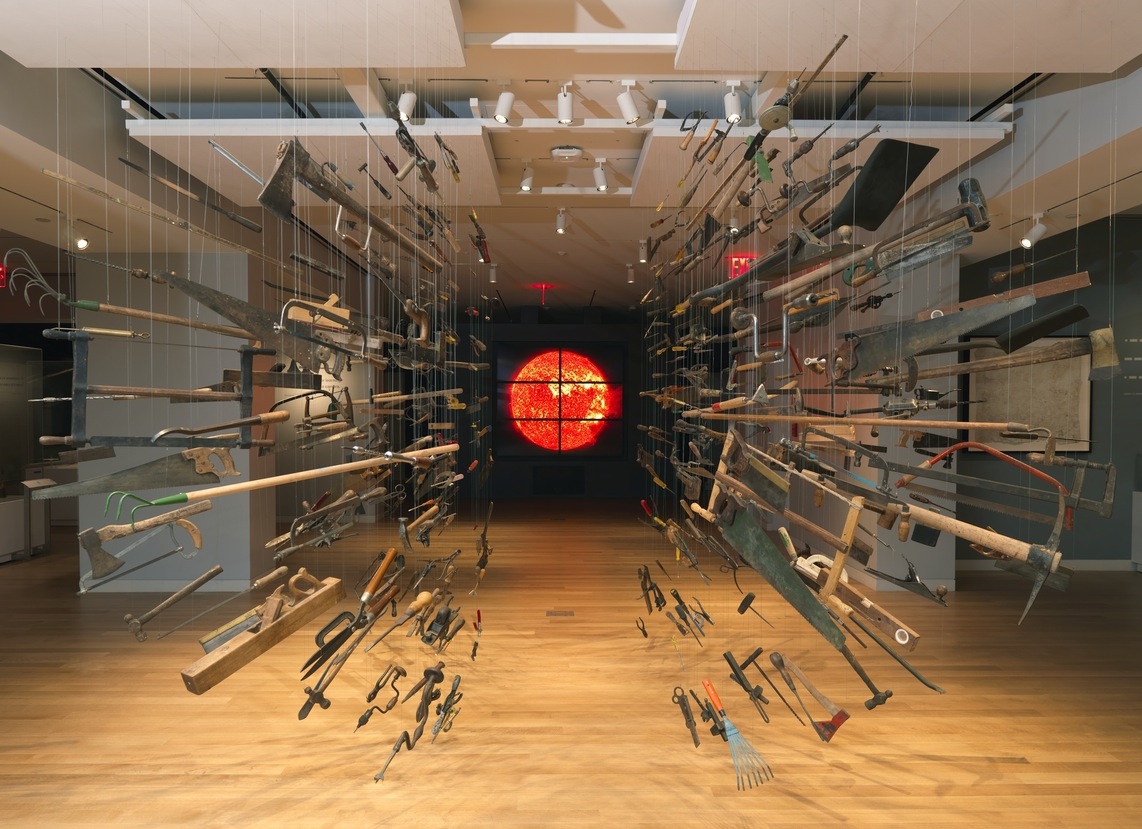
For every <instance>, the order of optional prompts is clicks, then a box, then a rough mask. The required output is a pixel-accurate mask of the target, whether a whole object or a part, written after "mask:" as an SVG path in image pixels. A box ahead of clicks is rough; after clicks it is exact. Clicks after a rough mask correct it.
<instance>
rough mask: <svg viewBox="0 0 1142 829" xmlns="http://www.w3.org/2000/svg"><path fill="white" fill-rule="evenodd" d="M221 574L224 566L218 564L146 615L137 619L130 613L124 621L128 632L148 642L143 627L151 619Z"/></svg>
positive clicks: (141, 640) (143, 614)
mask: <svg viewBox="0 0 1142 829" xmlns="http://www.w3.org/2000/svg"><path fill="white" fill-rule="evenodd" d="M221 572H222V566H221V565H220V564H216V565H214V566H213V567H212V568H210V569H209V570H207V571H206V572H205V573H203V574H202V575H201V576H199V577H198V578H196V579H195V580H194V581H192V582H191V583H190V584H188V585H186V586H185V587H183V588H181V589H180V590H179V591H178V592H177V593H175V594H174V595H172V596H169V597H168V598H166V599H163V600H162V601H161V602H159V603H158V604H157V605H156V606H155V607H153V608H151V609H150V610H148V611H147V612H146V613H141V614H139V616H138V618H136V617H134V616H132V615H131V614H130V613H128V614H127V615H126V616H124V617H123V621H124V622H126V623H127V630H129V631H130V632H131V633H133V634H134V635H135V638H136V639H138V640H139V641H140V642H146V641H147V632H146V631H145V630H143V625H145V624H146V623H147V622H149V621H150V620H151V619H153V618H155V617H156V616H158V615H159V614H160V613H162V612H163V611H164V610H166V609H167V608H168V607H170V606H171V605H174V604H177V603H178V602H181V601H182V600H183V599H185V598H186V597H187V596H189V595H190V594H191V593H193V592H194V591H195V590H197V589H198V588H200V587H202V585H204V584H206V583H207V582H208V581H210V580H211V579H212V578H214V577H215V576H217V575H219V574H220V573H221Z"/></svg>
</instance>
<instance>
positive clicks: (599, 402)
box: [508, 350, 622, 452]
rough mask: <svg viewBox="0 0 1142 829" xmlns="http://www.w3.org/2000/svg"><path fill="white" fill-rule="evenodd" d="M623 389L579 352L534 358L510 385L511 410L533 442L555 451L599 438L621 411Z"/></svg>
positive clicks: (514, 420) (516, 422)
mask: <svg viewBox="0 0 1142 829" xmlns="http://www.w3.org/2000/svg"><path fill="white" fill-rule="evenodd" d="M621 395H622V392H621V390H620V389H618V388H616V387H614V386H609V385H607V378H606V377H604V376H603V372H602V371H601V370H600V369H599V367H598V366H597V365H595V364H594V363H593V362H591V361H590V360H588V359H587V358H586V357H584V356H583V355H582V354H576V353H575V352H574V351H562V350H555V351H545V352H543V353H542V354H539V355H537V356H535V357H532V358H531V359H530V360H528V361H527V363H525V364H524V366H523V368H521V369H520V370H519V371H518V372H517V373H516V375H515V377H513V378H512V382H511V385H510V386H509V387H508V411H509V413H510V415H511V418H512V420H513V422H514V425H515V428H516V429H517V430H518V431H519V433H520V434H521V435H523V437H524V438H526V439H527V440H528V441H529V442H531V443H533V444H535V445H536V446H539V447H541V448H543V449H550V450H551V451H553V452H558V451H561V450H562V451H567V450H570V449H579V448H582V447H584V446H591V445H592V444H594V443H595V441H596V439H597V438H598V436H599V433H600V432H601V431H602V429H603V427H604V426H605V425H606V420H607V419H608V418H615V417H618V416H619V413H620V409H621V405H622V403H621V400H622V397H621Z"/></svg>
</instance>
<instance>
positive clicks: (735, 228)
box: [726, 213, 742, 238]
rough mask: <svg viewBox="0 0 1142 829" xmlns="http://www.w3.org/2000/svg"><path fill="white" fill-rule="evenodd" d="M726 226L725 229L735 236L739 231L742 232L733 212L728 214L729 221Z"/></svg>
mask: <svg viewBox="0 0 1142 829" xmlns="http://www.w3.org/2000/svg"><path fill="white" fill-rule="evenodd" d="M726 228H727V230H729V232H730V236H733V237H735V238H736V237H737V235H738V234H739V233H741V232H742V228H741V225H740V224H738V217H737V216H736V215H735V214H733V213H731V214H730V223H729V224H728V225H726Z"/></svg>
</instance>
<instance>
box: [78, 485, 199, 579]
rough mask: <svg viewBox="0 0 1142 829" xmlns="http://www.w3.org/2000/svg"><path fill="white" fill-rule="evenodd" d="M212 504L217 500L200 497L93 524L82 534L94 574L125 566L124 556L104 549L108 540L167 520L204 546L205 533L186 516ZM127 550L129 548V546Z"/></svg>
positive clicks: (95, 576) (94, 576)
mask: <svg viewBox="0 0 1142 829" xmlns="http://www.w3.org/2000/svg"><path fill="white" fill-rule="evenodd" d="M212 506H213V504H211V503H210V501H200V502H198V503H196V504H188V505H187V506H185V507H179V508H178V509H174V510H171V511H170V512H165V513H163V514H162V515H156V516H154V517H153V518H147V519H145V520H143V521H137V522H135V523H134V524H108V525H107V526H106V527H103V528H102V529H98V530H97V529H95V528H94V527H89V528H88V529H86V530H84V531H83V532H81V533H79V535H78V538H79V543H80V546H82V547H83V549H84V550H85V551H86V552H87V557H88V558H89V559H90V560H91V573H90V575H91V576H92V578H96V579H102V578H106V577H107V576H109V575H111V574H112V573H114V572H115V571H116V570H118V569H119V568H120V567H122V566H123V559H122V558H121V557H120V556H116V555H113V554H112V553H109V552H107V551H106V550H104V549H103V542H104V541H115V540H116V539H120V538H126V537H127V536H129V535H134V534H135V533H140V532H145V531H147V530H150V529H154V528H155V527H162V526H164V525H166V524H178V525H179V526H181V527H182V528H183V529H184V530H186V531H187V532H188V533H190V537H191V538H192V539H193V540H194V548H195V549H196V550H201V549H202V533H200V532H199V531H198V527H196V526H194V524H192V523H191V522H190V521H188V520H186V519H187V518H188V517H190V516H191V515H197V514H198V513H200V512H206V510H208V509H210V508H211V507H212ZM123 552H126V550H124V551H123Z"/></svg>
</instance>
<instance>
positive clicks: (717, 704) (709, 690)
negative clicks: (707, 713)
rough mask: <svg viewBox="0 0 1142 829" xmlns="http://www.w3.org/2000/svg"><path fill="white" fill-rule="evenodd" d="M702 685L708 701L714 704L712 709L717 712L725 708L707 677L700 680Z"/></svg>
mask: <svg viewBox="0 0 1142 829" xmlns="http://www.w3.org/2000/svg"><path fill="white" fill-rule="evenodd" d="M702 687H703V688H705V689H706V696H708V697H709V698H710V702H712V703H713V704H714V709H715V710H716V711H718V712H719V713H721V712H723V711H725V710H726V708H725V706H724V705H722V699H721V697H719V696H718V692H717V691H715V690H714V684H713V683H712V682H710V680H708V679H703V680H702Z"/></svg>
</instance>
